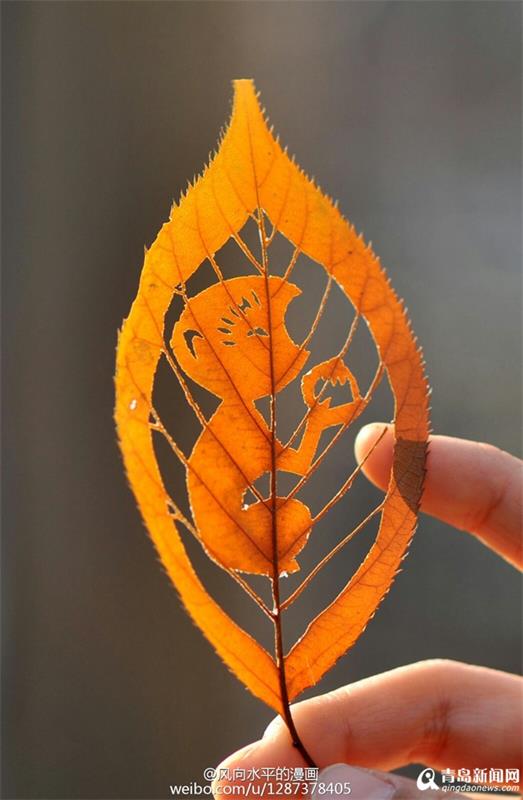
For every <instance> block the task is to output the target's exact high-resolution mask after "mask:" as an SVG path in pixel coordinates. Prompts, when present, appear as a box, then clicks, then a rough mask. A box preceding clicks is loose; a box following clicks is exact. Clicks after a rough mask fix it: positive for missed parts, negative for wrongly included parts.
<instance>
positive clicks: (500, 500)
mask: <svg viewBox="0 0 523 800" xmlns="http://www.w3.org/2000/svg"><path fill="white" fill-rule="evenodd" d="M381 431H383V423H379V424H371V425H367V426H365V427H364V428H363V429H362V430H361V431H360V433H359V434H358V437H357V440H356V444H355V450H356V457H357V459H358V461H359V462H361V461H362V460H363V458H364V457H365V454H366V453H367V452H368V451H369V449H370V448H371V446H372V444H373V442H374V441H375V440H376V439H377V438H378V436H379V434H380V432H381ZM392 448H393V437H392V431H391V430H390V429H389V431H388V432H387V433H386V434H385V436H384V437H383V439H382V440H381V442H380V443H379V444H378V445H377V447H376V449H375V450H374V452H373V453H372V454H371V455H370V457H369V459H368V461H367V462H366V463H365V465H364V472H365V474H366V476H367V477H368V478H369V479H370V480H371V481H372V482H373V483H375V484H376V485H377V486H378V487H380V488H381V489H383V490H385V488H386V484H387V480H388V475H389V471H390V466H391V461H392ZM522 468H523V462H521V461H519V459H517V458H514V457H513V456H511V455H509V454H508V453H506V452H503V451H501V450H498V449H497V448H495V447H492V446H491V445H487V444H480V443H477V442H470V441H465V440H463V439H454V438H451V437H448V436H433V437H431V440H430V445H429V458H428V471H427V478H426V484H425V490H424V496H423V502H422V510H423V511H425V512H426V513H428V514H431V515H433V516H435V517H437V518H438V519H441V520H443V521H444V522H447V523H449V524H450V525H453V526H454V527H456V528H459V529H461V530H464V531H467V532H468V533H470V534H472V535H473V536H475V537H476V538H477V539H479V540H480V541H481V542H482V543H483V544H484V545H485V546H487V547H489V548H490V549H491V550H493V551H494V552H496V553H497V554H498V555H500V556H501V557H502V558H504V559H505V560H506V561H508V562H510V563H511V564H513V565H514V566H515V567H518V568H521V566H522V561H523V559H522V540H521V520H522V517H523V514H522V490H521V487H522V480H521V479H522V476H523V474H522V473H523V469H522ZM456 476H459V480H457V479H456ZM522 699H523V681H522V679H521V678H520V677H518V676H516V675H510V674H506V673H503V672H499V671H497V670H492V669H487V668H486V667H478V666H473V665H470V664H461V663H458V662H453V661H446V660H430V661H424V662H419V663H416V664H410V665H408V666H404V667H400V668H399V669H395V670H392V671H390V672H386V673H383V674H381V675H376V676H373V677H371V678H367V679H365V680H362V681H359V682H357V683H353V684H351V685H350V686H346V687H343V688H341V689H337V690H336V691H334V692H330V693H328V694H324V695H322V696H319V697H315V698H312V699H310V700H306V701H304V702H301V703H297V704H295V705H294V706H293V708H292V714H293V717H294V720H295V723H296V727H297V729H298V730H299V731H300V736H301V737H302V740H303V742H304V744H305V746H306V747H307V749H308V750H309V752H310V753H311V754H312V755H313V758H314V759H315V760H316V763H317V764H318V766H319V767H320V768H325V767H327V766H328V765H332V764H337V763H344V764H355V765H358V767H365V768H366V769H371V770H373V773H372V776H371V777H374V779H377V780H378V781H381V782H382V783H383V786H384V787H385V792H384V793H383V797H395V798H400V797H402V798H403V797H404V798H410V797H413V798H414V797H425V798H430V797H432V796H435V797H436V796H438V794H440V795H441V792H439V793H437V792H434V793H433V792H431V791H424V792H423V793H420V792H419V790H417V788H416V784H415V783H414V782H412V781H409V780H406V779H404V778H400V777H398V776H396V775H393V774H390V773H389V772H388V771H389V770H393V769H397V768H399V767H401V766H405V765H407V764H416V763H421V764H424V765H427V766H429V767H433V768H434V769H436V770H438V769H446V768H450V769H459V768H461V767H468V768H471V769H472V768H474V767H478V766H485V765H488V767H503V768H518V767H519V768H520V770H521V769H522V749H523V747H522V739H523V737H522V732H523V704H522ZM220 766H221V767H228V768H229V769H234V768H237V767H240V768H245V769H251V768H257V767H258V768H259V767H272V766H289V767H294V766H303V762H302V760H301V757H300V755H299V753H298V752H297V751H296V750H295V748H293V746H292V743H291V740H290V738H289V734H288V731H287V729H286V727H285V724H284V723H283V721H282V720H281V719H280V718H279V717H278V718H276V719H275V720H273V722H271V724H270V725H269V727H268V728H267V730H266V732H265V734H264V736H263V738H262V739H261V740H260V741H259V742H254V743H253V744H251V745H248V746H247V747H244V748H243V749H242V750H239V751H238V752H237V753H234V754H233V755H232V756H230V757H229V758H228V759H226V760H225V761H224V762H223V763H222V764H221V765H220ZM377 770H379V771H380V772H376V771H377ZM354 772H355V774H356V773H359V775H360V776H361V775H363V777H364V779H365V775H366V774H368V773H365V772H363V771H362V772H360V770H355V771H354ZM214 789H215V791H216V793H217V795H218V794H219V793H220V791H222V792H223V782H222V784H221V785H220V784H218V783H216V784H215V787H214ZM378 795H379V797H381V796H382V795H381V794H379V791H378ZM378 795H376V797H377V796H378Z"/></svg>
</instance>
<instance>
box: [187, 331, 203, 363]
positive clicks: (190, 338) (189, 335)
mask: <svg viewBox="0 0 523 800" xmlns="http://www.w3.org/2000/svg"><path fill="white" fill-rule="evenodd" d="M196 336H199V337H200V339H203V336H202V334H201V333H200V331H195V330H190V331H184V334H183V338H184V339H185V344H186V345H187V349H188V350H189V352H190V353H191V355H192V356H193V358H196V353H195V351H194V339H195V337H196Z"/></svg>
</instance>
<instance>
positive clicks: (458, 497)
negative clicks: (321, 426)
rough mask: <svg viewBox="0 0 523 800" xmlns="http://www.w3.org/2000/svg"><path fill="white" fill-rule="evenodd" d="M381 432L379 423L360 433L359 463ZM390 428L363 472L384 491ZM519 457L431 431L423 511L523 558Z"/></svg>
mask: <svg viewBox="0 0 523 800" xmlns="http://www.w3.org/2000/svg"><path fill="white" fill-rule="evenodd" d="M382 432H383V423H378V424H371V425H366V426H365V427H364V428H362V429H361V431H360V432H359V434H358V436H357V438H356V443H355V451H356V458H357V459H358V462H361V461H362V460H363V459H364V458H365V455H366V453H368V452H369V450H370V449H371V447H372V445H373V443H374V442H375V441H376V439H378V437H379V436H380V434H381V433H382ZM393 443H394V439H393V433H392V428H391V427H389V430H388V431H387V433H386V434H385V436H383V438H382V439H381V441H380V442H378V444H377V445H376V447H375V449H374V451H373V452H372V453H371V454H370V455H369V457H368V459H367V461H366V462H365V464H364V465H363V471H364V472H365V474H366V475H367V477H368V478H369V479H370V480H371V481H372V482H373V483H375V484H376V485H377V486H379V487H380V488H381V489H383V490H385V489H386V487H387V484H388V480H389V474H390V468H391V462H392V450H393ZM522 468H523V462H521V461H520V460H519V459H518V458H514V456H511V455H510V454H509V453H505V452H504V451H503V450H498V448H496V447H493V446H492V445H488V444H480V443H478V442H469V441H467V440H465V439H453V438H451V437H450V436H431V438H430V440H429V450H428V459H427V477H426V481H425V489H424V493H423V498H422V502H421V508H422V511H426V512H427V514H432V515H433V516H435V517H438V518H439V519H441V520H443V521H444V522H448V523H449V524H450V525H454V526H455V527H456V528H461V529H462V530H466V531H469V532H470V533H473V534H474V535H475V536H477V537H478V538H479V539H481V540H482V541H483V542H484V543H485V544H486V545H487V546H488V547H490V548H492V549H493V550H495V551H496V552H497V553H499V555H501V556H503V557H504V558H506V559H507V561H510V562H511V563H512V564H515V565H516V566H519V567H521V566H522V563H523V551H522V537H521V521H522V516H523V511H522V478H523V469H522Z"/></svg>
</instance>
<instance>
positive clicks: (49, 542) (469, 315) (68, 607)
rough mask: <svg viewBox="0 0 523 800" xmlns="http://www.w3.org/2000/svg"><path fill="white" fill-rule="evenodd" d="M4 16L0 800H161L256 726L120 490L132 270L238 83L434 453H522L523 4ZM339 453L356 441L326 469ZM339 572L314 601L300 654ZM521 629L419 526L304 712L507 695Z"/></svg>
mask: <svg viewBox="0 0 523 800" xmlns="http://www.w3.org/2000/svg"><path fill="white" fill-rule="evenodd" d="M2 17H3V19H2V23H3V25H2V39H3V42H2V44H3V48H2V59H3V87H2V88H3V114H2V123H3V201H4V203H3V211H4V217H3V223H4V224H3V234H4V235H3V261H4V291H3V301H4V315H3V324H4V338H3V341H4V347H5V353H4V526H3V531H4V537H3V567H2V569H3V573H2V590H3V626H2V630H3V671H2V678H3V692H4V694H3V724H4V731H3V736H2V745H3V748H4V754H3V796H4V797H6V798H161V797H167V796H168V795H169V784H170V783H176V782H177V783H186V782H189V781H191V780H196V781H201V773H202V770H203V768H204V767H206V766H209V765H214V764H216V763H217V762H218V761H219V760H220V759H222V758H223V757H224V756H225V755H227V754H228V753H229V752H230V751H231V750H233V749H234V748H237V747H239V746H241V745H243V744H245V743H246V742H248V741H251V740H253V739H255V738H257V737H258V736H259V735H260V734H261V732H262V730H263V728H264V726H265V725H266V724H267V723H268V721H269V720H270V718H271V716H272V715H271V713H270V712H269V711H268V710H267V709H266V708H264V707H263V706H262V705H261V704H260V703H259V702H258V701H257V700H255V699H254V698H252V697H251V696H250V695H249V694H248V693H247V692H246V691H245V690H244V689H243V688H242V686H241V685H240V684H239V683H238V682H237V681H236V679H235V678H234V677H232V676H231V675H230V674H229V673H228V671H227V670H226V669H225V668H224V667H223V666H222V665H221V664H220V662H219V660H218V658H217V657H216V656H215V655H214V653H213V652H212V651H211V649H210V647H209V645H208V644H207V643H206V641H204V639H203V637H202V636H201V635H200V633H199V632H198V631H197V630H196V629H195V627H194V626H193V625H192V624H191V622H190V621H189V619H188V618H187V617H186V615H185V614H184V612H183V611H182V609H181V607H180V604H179V601H178V599H177V596H176V594H175V592H174V591H173V590H172V588H171V587H170V585H169V582H168V580H167V578H166V576H165V574H164V572H163V570H162V569H161V568H160V566H159V564H158V561H157V558H156V556H155V554H154V552H153V548H152V546H151V544H150V542H149V541H148V539H147V536H146V534H145V531H144V529H143V526H142V523H141V521H140V518H139V515H138V513H137V511H136V508H135V503H134V500H133V497H132V495H131V493H130V491H129V490H128V487H127V485H126V480H125V477H124V475H123V471H122V465H121V460H120V456H119V453H118V450H117V446H116V441H115V433H114V428H113V421H112V406H113V382H112V374H113V365H114V350H115V344H116V331H117V328H118V327H119V325H120V324H121V321H122V319H123V317H124V316H125V315H126V313H127V311H128V309H129V305H130V302H131V300H132V298H133V297H134V294H135V291H136V287H137V282H138V277H139V273H140V269H141V264H142V258H143V247H144V245H145V244H150V243H151V242H152V240H153V239H154V237H155V235H156V232H157V230H158V229H159V227H160V225H161V223H162V221H163V220H164V219H166V218H167V216H168V212H169V207H170V204H171V201H172V199H173V198H177V197H178V195H179V193H180V191H181V190H182V189H183V188H185V185H186V183H187V180H188V179H190V178H191V177H192V176H193V175H194V174H195V173H197V172H199V171H200V169H201V167H202V165H203V163H204V162H205V161H206V159H207V157H208V153H209V151H210V150H211V149H212V148H213V147H214V145H215V142H216V139H217V135H218V131H219V129H220V127H221V125H222V124H223V123H224V121H225V120H226V118H227V117H228V115H229V109H230V98H231V87H230V82H231V80H232V79H233V78H235V77H254V78H255V80H256V83H257V87H258V89H259V90H260V91H261V93H262V100H263V102H264V104H265V105H266V107H267V109H268V113H269V115H270V117H271V120H272V121H273V122H274V123H275V126H276V129H277V131H278V132H279V134H280V136H281V139H282V141H283V142H284V143H285V144H287V145H288V146H289V149H290V151H291V152H292V153H294V154H295V155H296V157H297V159H298V161H299V163H300V164H301V165H302V166H303V167H304V168H305V169H306V171H307V172H308V173H309V174H312V175H314V176H315V177H316V178H317V180H318V181H319V183H320V184H321V185H322V186H323V187H324V188H325V190H326V191H328V192H329V194H331V195H332V196H334V197H336V198H338V199H339V202H340V207H341V209H342V210H343V212H344V213H345V214H346V215H347V216H349V218H350V219H351V220H352V222H353V223H354V224H355V225H356V227H357V229H358V230H362V231H363V232H364V233H365V235H366V237H367V238H368V239H371V240H372V242H373V243H374V247H375V249H376V251H377V252H378V253H379V255H380V256H381V258H382V260H383V263H384V264H385V265H386V267H387V269H388V272H389V275H390V277H391V279H392V282H393V285H394V286H395V288H396V289H397V291H398V292H399V293H400V294H401V295H402V296H403V297H404V298H405V301H406V303H407V305H408V307H409V309H410V315H411V318H412V320H413V324H414V329H415V331H416V333H417V335H418V337H419V340H420V342H421V344H422V345H423V348H424V352H425V357H426V361H427V369H428V374H429V377H430V381H431V384H432V386H433V398H432V405H433V412H432V419H433V426H434V429H435V431H437V432H445V433H448V434H452V435H457V436H462V437H468V438H472V439H480V440H485V441H490V442H493V443H494V444H496V445H498V446H500V447H503V448H506V449H508V450H510V451H512V452H515V453H517V452H518V450H519V449H520V441H519V431H520V408H521V398H520V385H521V380H520V379H521V374H520V363H521V349H520V348H521V345H520V342H521V338H520V334H521V330H520V325H521V293H520V263H521V222H520V219H521V171H520V168H521V122H520V119H521V100H520V97H521V95H520V89H521V86H520V75H521V44H520V23H521V19H520V17H521V5H520V4H519V3H511V2H492V3H491V2H452V3H451V2H435V3H434V2H405V3H404V2H386V3H381V2H369V3H365V2H354V3H352V2H307V3H302V2H262V3H259V2H240V3H237V2H211V3H207V2H158V3H156V2H128V3H127V2H88V3H84V2H57V3H54V2H41V3H40V2H38V3H32V2H4V3H3V4H2ZM311 274H312V273H311ZM316 299H317V296H316ZM311 302H312V305H311V306H310V308H312V307H313V305H314V301H311ZM307 308H308V306H307ZM332 320H334V322H335V324H336V325H337V324H338V323H339V324H340V325H341V326H342V327H343V326H344V325H345V324H346V320H345V318H344V316H343V311H340V312H339V313H338V314H332V315H331V321H332ZM357 361H358V364H359V365H360V368H361V369H362V370H364V368H365V360H364V357H363V356H357ZM167 392H168V390H167V389H165V392H164V403H165V404H166V405H167V404H168V401H169V395H168V394H167ZM385 401H386V398H381V399H380V398H379V397H378V398H377V406H376V408H375V409H373V412H372V414H370V415H368V416H367V418H368V419H371V418H374V419H379V418H380V417H383V415H384V414H385V415H386V414H387V412H386V410H385V405H386V403H385ZM171 414H172V418H173V424H174V425H178V429H179V430H182V429H184V428H185V427H186V425H188V412H187V411H185V410H182V409H181V406H177V405H176V404H175V403H173V404H172V406H171ZM388 416H389V417H390V411H389V413H388ZM351 458H352V456H351V447H350V442H349V443H348V446H347V447H346V449H345V450H342V451H341V455H338V461H337V462H335V464H334V468H335V469H337V470H338V472H341V474H343V469H346V463H347V460H348V461H350V460H351ZM459 480H460V476H459V475H456V481H459ZM331 485H332V484H331ZM377 496H378V495H377V493H376V492H374V490H373V489H371V488H370V487H365V486H363V484H362V485H361V487H360V497H361V502H362V503H363V502H364V501H365V502H369V501H370V502H372V500H373V499H374V498H376V497H377ZM351 508H352V510H351ZM351 508H348V510H347V509H346V510H345V511H343V509H342V510H340V511H339V513H338V516H337V517H336V525H335V526H334V527H336V531H335V533H338V532H340V531H343V530H344V528H345V527H346V525H345V526H343V527H340V526H342V525H343V522H344V521H345V517H344V514H345V513H346V514H347V517H346V519H347V520H348V519H349V517H350V514H351V513H355V512H354V505H353V506H352V507H351ZM359 513H360V515H361V508H360V509H359ZM356 516H358V515H356ZM338 528H339V529H340V530H338ZM191 546H192V545H191ZM365 546H366V545H365ZM361 547H363V544H362V545H361ZM191 552H194V548H193V550H191ZM358 552H359V551H358V550H357V549H356V550H355V551H353V556H351V557H349V556H347V559H346V560H344V561H342V562H341V563H338V565H337V567H336V569H335V570H334V571H333V572H332V573H331V575H330V577H329V575H327V578H326V579H325V580H327V582H329V581H330V583H328V585H327V584H326V583H325V581H324V583H323V584H322V583H321V582H320V583H319V584H318V587H316V588H315V589H314V591H311V593H310V596H309V595H304V597H303V604H302V605H301V606H300V610H299V624H298V618H297V619H296V620H295V621H294V622H293V623H292V624H293V625H295V626H297V627H296V630H299V629H300V628H301V627H302V625H303V621H304V620H305V619H307V618H308V617H310V615H311V613H312V612H313V611H314V610H315V609H316V610H317V608H318V606H317V603H318V602H319V601H321V599H322V597H323V596H324V595H323V594H322V593H323V592H326V593H328V592H329V591H332V587H334V586H335V585H338V583H340V581H341V580H342V579H343V578H344V577H346V575H347V574H350V572H351V571H352V569H353V568H354V564H355V563H356V560H355V561H354V564H353V563H352V562H353V559H357V556H358ZM362 552H363V551H362ZM194 557H195V559H196V560H197V563H198V565H199V566H201V568H202V569H203V570H204V571H205V570H207V569H208V568H207V567H206V566H204V565H203V559H201V557H200V556H199V554H196V553H195V554H194ZM215 572H216V570H213V569H209V573H208V579H209V581H210V583H211V585H212V586H216V588H217V590H218V591H221V590H222V589H223V590H224V594H223V602H224V603H225V604H226V605H227V606H228V607H230V608H231V609H232V610H236V612H237V615H238V618H240V619H241V620H242V621H245V624H250V625H251V626H252V624H253V623H252V622H247V619H249V620H251V619H252V618H253V617H255V612H254V609H251V608H250V607H249V606H248V605H247V604H245V603H244V604H243V605H242V606H240V604H239V602H238V603H237V601H236V599H235V598H236V595H234V593H233V590H232V589H231V588H230V587H229V586H228V584H223V585H222V583H220V577H219V576H218V577H217V576H216V574H215ZM206 574H207V573H206ZM336 582H337V583H336ZM224 587H227V588H224ZM519 608H520V594H519V582H518V578H517V577H516V575H515V574H514V573H513V571H512V570H511V569H510V568H509V567H508V566H507V565H506V564H505V563H503V562H501V561H500V560H499V559H498V558H496V557H495V556H494V555H493V554H491V553H490V552H488V551H487V550H486V549H485V548H484V547H482V546H481V545H480V544H478V543H477V542H476V541H474V540H473V539H472V538H470V537H468V536H466V535H465V534H462V533H459V532H456V531H455V530H452V529H451V528H449V527H446V526H445V525H443V524H441V523H439V522H436V521H434V520H432V519H429V518H426V517H424V518H422V520H421V525H420V529H419V531H418V533H417V535H416V537H415V540H414V543H413V546H412V549H411V554H410V556H409V558H408V559H407V561H406V563H405V570H404V572H403V573H402V574H401V575H400V577H399V578H398V580H397V582H396V584H395V586H394V588H393V590H392V592H391V593H390V595H389V596H388V598H387V600H386V602H385V604H384V605H383V607H382V609H381V610H380V612H379V613H378V615H377V616H376V618H375V619H374V620H373V621H372V623H371V624H370V626H369V628H368V630H367V631H366V632H365V634H364V635H363V637H362V638H361V639H360V641H359V642H358V644H357V645H356V646H355V647H354V649H353V650H352V652H351V653H350V654H349V655H348V656H347V657H345V658H344V659H342V660H341V661H340V662H339V663H338V665H337V666H336V668H335V669H334V670H333V671H332V672H331V673H330V674H329V676H328V677H327V678H326V679H325V680H324V681H323V683H322V684H321V687H319V688H318V690H317V691H319V690H320V689H321V690H328V689H330V688H333V687H336V686H339V685H341V684H343V683H346V682H349V681H354V680H357V679H359V678H361V677H364V676H367V675H370V674H373V673H375V672H379V671H382V670H385V669H388V668H391V667H395V666H397V665H400V664H404V663H408V662H409V661H413V660H418V659H423V658H429V657H434V656H442V657H446V658H455V659H461V660H464V661H468V662H473V663H481V664H486V665H489V666H492V667H497V668H500V669H505V670H511V671H519V669H520V653H521V638H520V637H521V633H520V632H521V618H520V612H519ZM256 625H257V623H254V628H253V629H255V630H256V631H258V628H256ZM260 635H261V636H262V638H263V636H265V635H266V634H265V633H264V632H261V627H260ZM485 735H488V732H486V733H485Z"/></svg>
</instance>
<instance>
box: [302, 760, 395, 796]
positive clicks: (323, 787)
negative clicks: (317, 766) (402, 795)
mask: <svg viewBox="0 0 523 800" xmlns="http://www.w3.org/2000/svg"><path fill="white" fill-rule="evenodd" d="M394 791H395V789H394V786H393V784H392V783H388V782H387V780H385V779H382V778H380V777H378V776H377V775H376V774H375V773H373V772H367V770H365V769H356V767H349V766H348V765H347V764H333V765H332V766H330V767H326V769H322V771H321V772H320V774H319V777H318V785H317V786H316V789H315V790H314V792H313V794H312V800H321V798H322V797H323V798H325V797H345V798H346V799H347V800H391V798H392V797H394Z"/></svg>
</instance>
